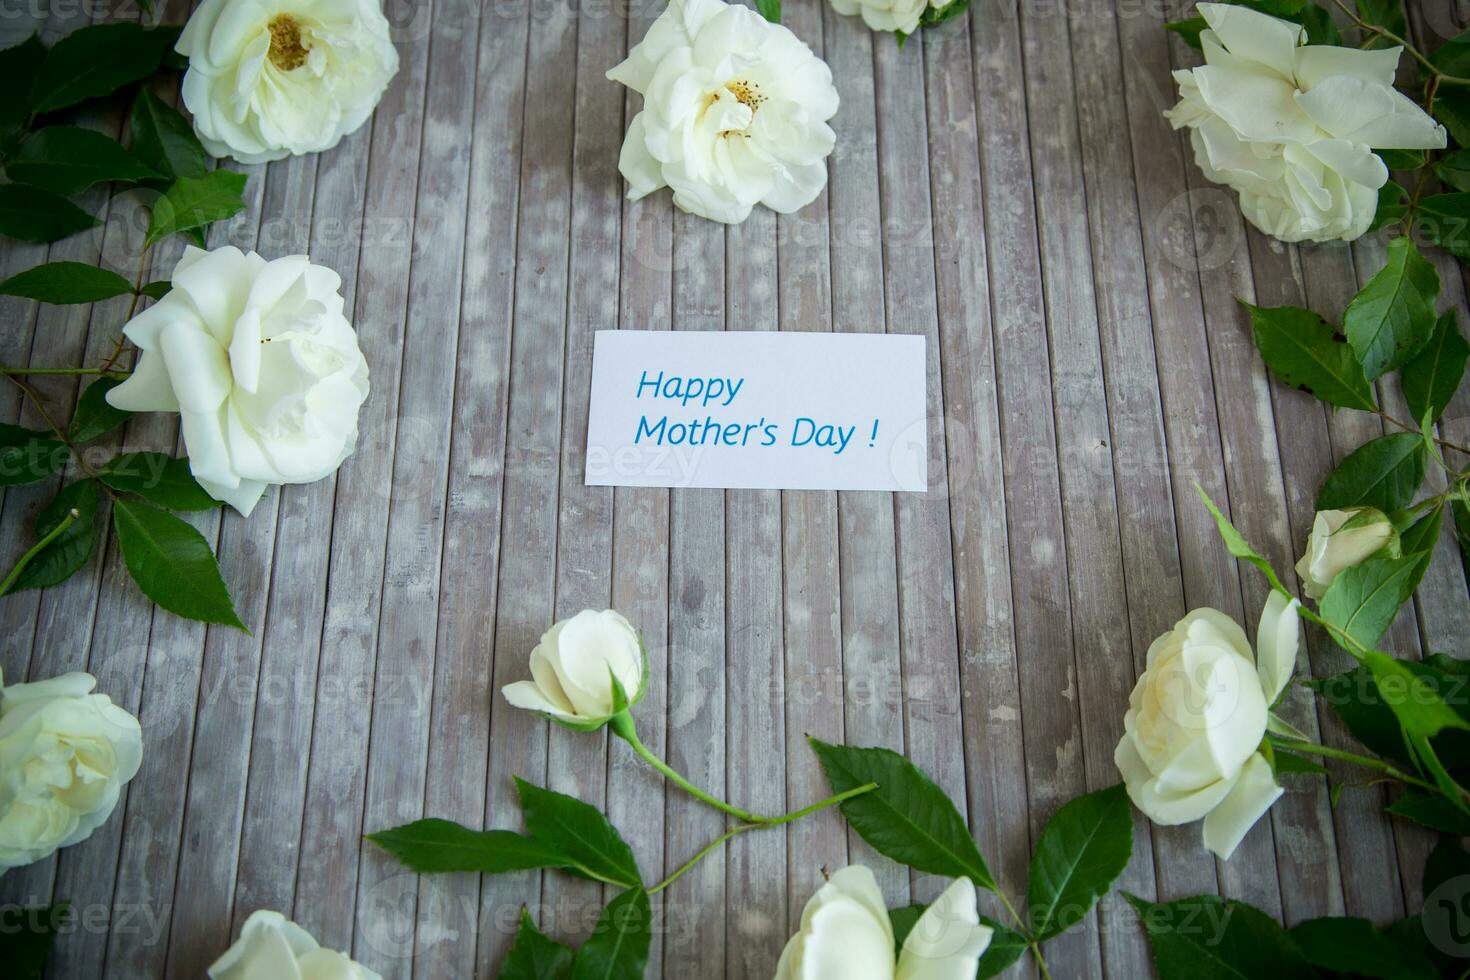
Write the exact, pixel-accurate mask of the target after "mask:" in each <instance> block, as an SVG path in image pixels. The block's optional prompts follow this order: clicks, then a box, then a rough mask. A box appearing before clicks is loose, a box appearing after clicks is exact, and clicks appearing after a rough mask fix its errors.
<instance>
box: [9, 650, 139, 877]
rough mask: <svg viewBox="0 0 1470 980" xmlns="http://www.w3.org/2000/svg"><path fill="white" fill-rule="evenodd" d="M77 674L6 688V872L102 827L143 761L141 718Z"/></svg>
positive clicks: (91, 680) (89, 677)
mask: <svg viewBox="0 0 1470 980" xmlns="http://www.w3.org/2000/svg"><path fill="white" fill-rule="evenodd" d="M96 686H97V679H96V678H95V677H93V676H92V675H91V674H82V673H73V674H64V675H62V676H61V677H53V678H52V679H50V680H46V681H38V682H36V683H34V684H15V685H13V686H11V687H0V874H3V873H4V872H5V871H6V870H8V869H10V868H16V867H20V866H21V865H24V864H30V863H31V862H33V861H39V860H41V859H42V858H44V857H46V856H47V855H48V854H50V853H52V852H53V851H55V850H56V849H57V848H61V847H70V846H71V845H72V844H76V843H78V842H80V841H82V840H84V839H85V838H86V837H88V836H90V835H91V833H92V831H94V830H96V829H97V828H98V827H100V826H101V825H102V823H103V822H104V821H105V820H106V819H107V818H108V816H109V815H110V814H111V813H112V811H113V808H114V807H116V806H117V800H118V794H119V793H120V792H121V790H122V787H123V785H124V784H125V783H127V781H128V780H130V779H132V778H133V776H135V775H136V774H137V772H138V766H139V764H140V763H141V762H142V761H143V732H142V729H141V728H140V727H139V725H138V719H136V718H134V717H133V716H132V715H130V714H129V713H128V712H126V711H124V710H123V709H122V708H119V707H118V706H117V705H115V704H113V703H112V701H111V699H109V698H108V697H107V695H105V694H93V693H92V689H93V688H95V687H96Z"/></svg>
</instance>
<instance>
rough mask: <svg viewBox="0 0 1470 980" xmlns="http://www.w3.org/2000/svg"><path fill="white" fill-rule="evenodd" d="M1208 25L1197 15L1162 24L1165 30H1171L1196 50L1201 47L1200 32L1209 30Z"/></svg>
mask: <svg viewBox="0 0 1470 980" xmlns="http://www.w3.org/2000/svg"><path fill="white" fill-rule="evenodd" d="M1209 28H1210V25H1209V24H1208V23H1207V22H1206V21H1205V19H1204V18H1203V17H1200V16H1198V15H1196V16H1194V17H1186V18H1185V19H1184V20H1175V21H1170V22H1169V23H1167V24H1165V25H1164V29H1165V30H1169V31H1173V32H1174V33H1175V34H1178V35H1179V38H1180V40H1182V41H1183V42H1184V43H1185V44H1187V45H1189V46H1190V47H1191V48H1194V49H1195V50H1196V51H1198V50H1200V48H1201V47H1202V45H1201V43H1200V39H1199V36H1200V32H1201V31H1207V30H1209Z"/></svg>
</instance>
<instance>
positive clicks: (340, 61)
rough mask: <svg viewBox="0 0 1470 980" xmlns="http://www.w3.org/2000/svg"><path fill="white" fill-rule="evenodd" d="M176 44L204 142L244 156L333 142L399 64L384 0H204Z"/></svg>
mask: <svg viewBox="0 0 1470 980" xmlns="http://www.w3.org/2000/svg"><path fill="white" fill-rule="evenodd" d="M177 49H178V52H179V54H182V55H184V56H185V57H186V58H188V59H189V70H188V71H187V72H186V73H185V74H184V105H186V106H188V107H189V111H190V112H192V113H193V114H194V131H195V132H196V133H198V134H199V141H200V142H201V143H203V144H204V148H205V149H206V150H208V151H209V152H210V153H211V154H213V155H214V156H217V157H223V156H231V157H234V158H235V159H236V160H239V161H240V162H241V163H264V162H265V161H267V160H279V159H281V158H282V157H284V156H287V155H290V154H296V153H317V152H320V151H322V150H329V149H331V148H332V147H334V146H336V145H337V143H338V141H339V140H341V139H342V137H343V136H345V135H347V134H348V133H350V132H352V131H353V130H355V129H357V127H359V126H361V125H362V124H363V122H364V121H366V119H367V117H368V116H369V115H371V114H372V111H373V109H374V108H375V107H376V106H377V104H378V100H379V99H381V98H382V97H383V90H384V89H385V88H387V87H388V81H389V80H390V79H391V78H392V77H393V75H394V73H395V72H397V71H398V52H397V51H396V50H395V49H394V47H393V42H392V41H390V40H389V39H388V21H387V19H386V18H385V17H384V16H383V12H382V10H381V9H379V7H378V3H377V0H204V2H203V3H201V4H200V5H199V7H198V9H196V10H195V11H194V13H193V15H192V16H190V17H189V22H188V23H187V24H186V25H184V32H183V34H181V35H180V36H179V43H178V45H177Z"/></svg>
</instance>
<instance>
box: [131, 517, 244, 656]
mask: <svg viewBox="0 0 1470 980" xmlns="http://www.w3.org/2000/svg"><path fill="white" fill-rule="evenodd" d="M112 523H113V527H114V528H115V529H116V530H117V543H118V547H119V548H121V550H122V555H123V562H124V564H126V565H127V568H128V573H129V574H130V575H132V577H133V581H134V582H137V583H138V587H139V588H140V589H142V590H143V594H144V595H146V596H147V597H148V598H150V599H152V600H153V601H154V602H156V603H158V605H159V606H161V607H163V608H164V609H167V610H168V611H169V612H172V613H177V614H178V615H180V616H184V617H186V618H188V619H196V620H200V621H201V622H205V623H218V624H220V625H222V626H233V627H235V628H236V629H239V630H244V629H245V624H244V623H243V622H241V621H240V616H239V614H238V613H236V612H235V604H234V603H233V602H232V601H231V600H230V590H229V588H228V587H227V586H226V585H225V580H224V578H223V577H222V576H221V575H220V571H219V562H218V561H216V560H215V557H214V552H213V551H211V550H210V548H209V542H208V541H206V540H204V535H202V534H200V533H199V532H198V531H197V530H195V529H194V528H193V527H191V526H189V525H188V524H186V523H184V522H183V521H181V520H179V519H178V518H177V517H174V516H173V515H172V514H169V513H168V512H166V511H162V510H159V509H158V508H157V507H154V506H153V505H152V504H147V503H143V502H141V501H137V500H127V499H122V500H118V501H116V502H115V503H114V504H113V506H112ZM246 632H248V630H247V631H246Z"/></svg>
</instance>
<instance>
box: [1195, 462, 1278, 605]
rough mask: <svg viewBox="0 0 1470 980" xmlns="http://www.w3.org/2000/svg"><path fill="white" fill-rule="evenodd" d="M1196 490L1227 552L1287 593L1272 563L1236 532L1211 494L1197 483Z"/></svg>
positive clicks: (1275, 587)
mask: <svg viewBox="0 0 1470 980" xmlns="http://www.w3.org/2000/svg"><path fill="white" fill-rule="evenodd" d="M1194 489H1195V492H1196V493H1198V494H1199V495H1200V499H1201V500H1203V501H1204V502H1205V507H1206V508H1208V509H1209V511H1210V514H1211V515H1212V516H1213V517H1214V518H1215V526H1216V527H1217V528H1219V530H1220V538H1221V539H1222V540H1223V541H1224V542H1225V548H1226V550H1227V551H1229V552H1230V553H1231V554H1232V555H1234V556H1235V557H1236V558H1239V559H1240V560H1242V561H1248V562H1250V563H1251V564H1252V565H1254V566H1256V568H1258V569H1260V570H1261V574H1262V575H1265V576H1266V580H1267V581H1269V582H1270V583H1271V586H1272V588H1274V589H1276V590H1277V591H1278V592H1285V591H1286V586H1284V585H1282V584H1281V579H1280V578H1278V577H1277V575H1276V569H1274V568H1272V567H1271V563H1270V562H1269V561H1267V560H1266V559H1265V558H1263V557H1262V556H1261V555H1260V554H1258V553H1257V552H1256V549H1254V548H1252V547H1251V544H1250V542H1249V541H1247V540H1246V539H1245V535H1243V534H1241V533H1240V532H1239V531H1238V530H1236V528H1235V525H1234V524H1231V523H1230V519H1229V518H1228V517H1226V516H1225V515H1224V514H1223V513H1221V511H1220V508H1219V507H1217V506H1215V502H1214V501H1213V500H1211V499H1210V495H1209V494H1207V493H1205V491H1204V488H1203V487H1201V486H1200V485H1199V484H1198V483H1196V484H1195V485H1194Z"/></svg>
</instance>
